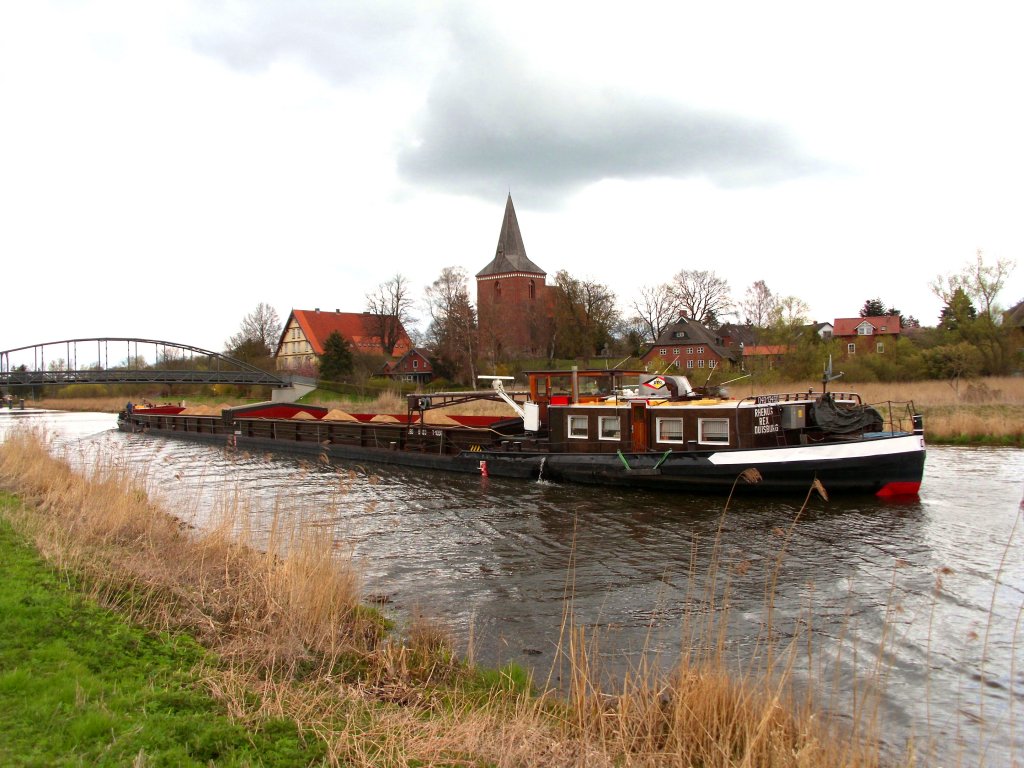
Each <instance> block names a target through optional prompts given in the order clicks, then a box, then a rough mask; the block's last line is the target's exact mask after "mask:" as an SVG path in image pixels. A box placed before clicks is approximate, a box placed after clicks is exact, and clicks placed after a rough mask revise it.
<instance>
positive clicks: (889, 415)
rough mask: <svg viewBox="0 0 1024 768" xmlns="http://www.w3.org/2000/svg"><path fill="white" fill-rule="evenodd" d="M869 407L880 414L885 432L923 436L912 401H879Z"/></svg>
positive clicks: (919, 417)
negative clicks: (910, 433)
mask: <svg viewBox="0 0 1024 768" xmlns="http://www.w3.org/2000/svg"><path fill="white" fill-rule="evenodd" d="M870 405H871V407H872V408H874V409H875V410H876V411H878V412H879V413H881V414H882V421H883V424H884V425H885V427H886V431H888V432H893V433H895V432H914V433H917V434H923V429H922V423H921V416H920V414H919V413H918V412H917V408H916V407H915V406H914V401H913V400H881V401H879V402H877V403H870Z"/></svg>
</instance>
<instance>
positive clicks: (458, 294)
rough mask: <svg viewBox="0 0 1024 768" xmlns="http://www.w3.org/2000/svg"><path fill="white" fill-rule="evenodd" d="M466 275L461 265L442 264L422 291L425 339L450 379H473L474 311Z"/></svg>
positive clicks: (474, 368)
mask: <svg viewBox="0 0 1024 768" xmlns="http://www.w3.org/2000/svg"><path fill="white" fill-rule="evenodd" d="M467 281H468V277H467V275H466V270H464V269H462V267H445V268H444V269H442V270H441V274H440V276H439V277H438V278H437V279H436V280H435V281H434V282H433V283H431V284H430V285H429V286H427V289H426V291H425V295H426V306H427V312H428V313H429V314H430V327H429V328H428V329H427V339H428V340H429V342H430V344H431V346H432V347H433V349H434V355H435V356H436V358H437V359H438V361H439V363H440V367H441V368H442V369H444V370H445V373H444V375H447V376H448V377H449V378H458V379H463V383H466V382H465V381H464V378H465V377H464V374H465V373H466V371H467V370H468V373H469V382H468V383H470V384H471V383H473V382H475V381H476V361H475V355H476V310H475V309H474V308H473V305H472V303H471V302H470V300H469V289H468V288H467V287H466V285H467Z"/></svg>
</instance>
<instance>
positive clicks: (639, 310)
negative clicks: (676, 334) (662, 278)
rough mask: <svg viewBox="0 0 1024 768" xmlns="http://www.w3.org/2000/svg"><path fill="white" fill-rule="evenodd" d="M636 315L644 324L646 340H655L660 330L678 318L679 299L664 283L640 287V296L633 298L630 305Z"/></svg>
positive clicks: (659, 334)
mask: <svg viewBox="0 0 1024 768" xmlns="http://www.w3.org/2000/svg"><path fill="white" fill-rule="evenodd" d="M630 306H632V308H633V309H634V310H635V311H636V316H637V317H638V318H640V320H642V321H643V323H644V325H645V326H646V330H647V335H648V340H649V341H652V342H653V341H655V340H657V338H658V337H659V336H661V332H662V331H664V330H665V328H666V327H668V325H669V324H670V323H672V322H674V321H675V320H677V319H678V318H679V313H680V311H681V308H680V303H679V299H678V297H677V296H676V294H675V292H674V291H673V290H672V287H671V286H670V285H668V284H666V283H662V284H661V285H654V286H644V287H643V288H641V289H640V298H639V299H634V300H633V303H632V304H631V305H630Z"/></svg>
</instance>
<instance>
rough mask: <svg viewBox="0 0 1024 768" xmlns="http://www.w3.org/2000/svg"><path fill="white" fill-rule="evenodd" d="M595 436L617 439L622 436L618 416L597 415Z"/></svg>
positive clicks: (620, 421) (620, 422) (604, 438)
mask: <svg viewBox="0 0 1024 768" xmlns="http://www.w3.org/2000/svg"><path fill="white" fill-rule="evenodd" d="M597 436H598V438H599V439H601V440H618V439H620V438H621V437H622V419H621V418H620V417H619V416H598V417H597Z"/></svg>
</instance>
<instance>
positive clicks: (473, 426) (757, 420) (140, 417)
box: [119, 370, 925, 497]
mask: <svg viewBox="0 0 1024 768" xmlns="http://www.w3.org/2000/svg"><path fill="white" fill-rule="evenodd" d="M527 377H528V380H529V389H528V390H523V391H519V392H515V391H513V392H508V391H506V390H505V386H504V381H503V377H487V378H490V379H492V388H491V389H489V390H482V391H475V392H435V393H422V394H414V395H409V396H408V402H407V408H406V412H405V413H400V414H352V413H344V412H341V411H338V410H333V411H332V410H329V409H327V408H325V407H322V406H314V405H300V404H286V403H261V404H254V405H246V406H240V407H234V408H229V407H225V408H221V409H218V410H216V411H214V412H208V413H204V412H196V411H195V410H190V409H187V408H183V407H181V406H154V407H146V408H140V407H134V406H130V407H126V409H125V411H123V412H122V413H121V414H120V417H119V427H120V428H121V429H122V430H125V431H129V432H142V433H147V434H150V435H160V436H166V437H176V438H187V439H194V440H205V441H209V442H214V443H220V444H223V445H227V446H229V447H231V448H236V449H267V450H285V451H289V452H298V453H305V454H311V455H317V456H321V457H324V458H325V459H327V460H331V459H339V460H357V461H372V462H378V463H381V464H394V465H404V466H410V467H419V468H425V469H436V470H446V471H453V472H463V473H479V474H483V475H488V476H494V477H511V478H521V479H538V478H542V479H544V480H550V481H554V482H576V483H588V484H606V485H618V486H632V487H638V488H650V489H657V490H664V491H674V492H684V493H686V492H699V493H706V492H711V493H727V492H731V491H732V490H733V489H734V488H735V490H736V491H738V492H743V491H756V492H762V493H763V492H783V493H805V492H806V491H807V490H808V488H809V487H810V486H811V484H812V483H813V482H814V481H815V480H817V481H819V482H820V483H821V485H822V486H823V487H824V488H825V489H826V491H827V492H828V493H862V494H866V493H870V494H876V495H879V496H883V497H886V496H890V497H891V496H906V495H911V496H912V495H916V494H917V493H918V491H919V489H920V486H921V480H922V477H923V473H924V459H925V441H924V431H923V426H922V419H921V416H920V414H918V413H917V412H916V411H915V409H914V407H913V403H892V402H890V403H885V404H880V405H878V406H873V405H868V404H865V403H863V402H862V401H861V398H860V397H859V395H857V394H855V393H847V392H828V391H826V386H823V387H822V391H821V392H814V391H808V392H798V393H792V392H790V393H778V394H772V395H759V396H756V397H746V398H742V399H731V398H728V397H726V396H725V394H724V393H723V392H721V391H707V390H702V389H694V388H693V387H691V386H690V383H689V381H688V380H687V378H686V377H685V376H668V375H652V374H648V373H646V372H641V371H608V370H584V371H577V370H572V371H531V372H528V373H527ZM826 383H827V381H826ZM473 400H501V401H504V402H505V403H506V404H507V405H508V408H509V411H510V414H514V415H509V416H465V415H455V414H452V415H449V414H448V409H451V408H453V407H456V406H458V405H460V404H464V403H466V402H469V401H473Z"/></svg>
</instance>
